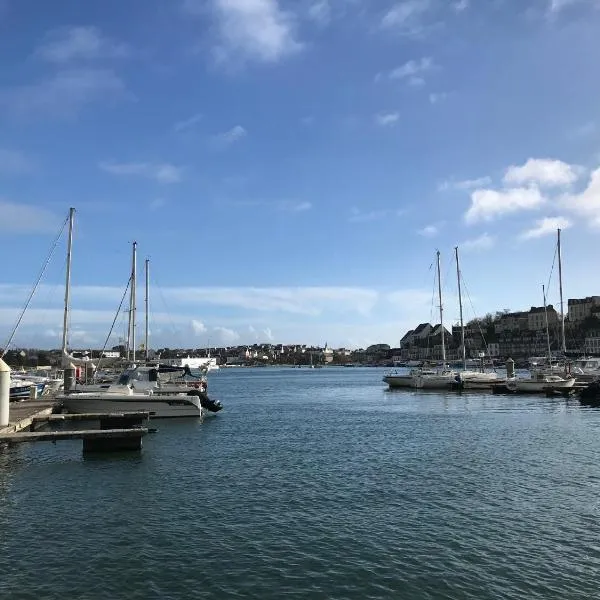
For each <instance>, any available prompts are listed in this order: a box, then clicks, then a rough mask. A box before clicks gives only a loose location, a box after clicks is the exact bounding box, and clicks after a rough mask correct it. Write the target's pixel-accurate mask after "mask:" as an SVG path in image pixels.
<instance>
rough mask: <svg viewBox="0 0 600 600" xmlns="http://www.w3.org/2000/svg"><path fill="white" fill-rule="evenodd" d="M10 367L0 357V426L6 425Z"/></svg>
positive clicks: (8, 404)
mask: <svg viewBox="0 0 600 600" xmlns="http://www.w3.org/2000/svg"><path fill="white" fill-rule="evenodd" d="M9 406H10V367H9V366H8V365H7V364H6V363H5V362H4V361H3V360H2V359H1V358H0V427H8V413H9Z"/></svg>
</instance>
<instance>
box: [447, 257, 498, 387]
mask: <svg viewBox="0 0 600 600" xmlns="http://www.w3.org/2000/svg"><path fill="white" fill-rule="evenodd" d="M454 256H455V258H456V279H457V282H458V307H459V311H460V341H461V344H460V347H461V354H462V364H463V370H462V371H459V372H458V373H457V374H456V377H455V379H456V387H458V388H459V389H471V390H473V389H477V390H480V389H489V388H491V387H492V386H493V385H494V384H497V383H500V382H501V380H500V378H499V377H498V373H494V372H491V373H490V372H485V371H483V370H482V371H470V370H469V369H467V349H466V347H465V323H464V319H463V305H462V287H461V272H460V262H459V259H458V246H456V247H455V248H454Z"/></svg>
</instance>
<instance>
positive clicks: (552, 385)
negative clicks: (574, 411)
mask: <svg viewBox="0 0 600 600" xmlns="http://www.w3.org/2000/svg"><path fill="white" fill-rule="evenodd" d="M574 385H575V378H574V377H567V378H563V377H560V376H559V375H550V374H547V373H542V372H534V373H532V374H531V377H529V378H526V377H523V378H521V377H513V378H511V379H508V380H507V381H506V387H507V388H508V389H509V390H510V391H511V392H517V393H518V394H543V393H547V392H561V391H568V390H570V389H572V388H573V386H574Z"/></svg>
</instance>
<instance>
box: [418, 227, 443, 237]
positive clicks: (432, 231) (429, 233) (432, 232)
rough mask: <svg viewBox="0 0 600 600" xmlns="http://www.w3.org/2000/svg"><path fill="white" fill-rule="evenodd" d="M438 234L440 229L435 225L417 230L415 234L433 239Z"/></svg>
mask: <svg viewBox="0 0 600 600" xmlns="http://www.w3.org/2000/svg"><path fill="white" fill-rule="evenodd" d="M439 232H440V228H439V227H438V226H437V225H427V226H426V227H423V229H419V231H417V233H418V234H419V235H422V236H423V237H435V236H436V235H437V234H438V233H439Z"/></svg>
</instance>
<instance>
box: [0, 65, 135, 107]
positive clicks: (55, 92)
mask: <svg viewBox="0 0 600 600" xmlns="http://www.w3.org/2000/svg"><path fill="white" fill-rule="evenodd" d="M126 97H128V93H127V91H126V89H125V85H124V83H123V82H122V81H121V79H119V77H117V75H115V73H114V72H113V71H111V70H108V69H69V70H64V71H59V72H57V73H55V74H54V75H52V76H51V77H49V78H47V79H43V80H41V81H39V82H37V83H32V84H28V85H23V86H17V87H13V88H6V89H4V90H0V108H1V107H5V108H6V109H7V110H9V111H10V112H11V113H13V114H15V115H17V116H24V115H29V114H32V113H33V114H36V113H42V114H48V115H52V116H58V117H72V116H74V115H75V114H76V113H78V112H79V110H80V109H81V108H82V107H83V106H85V105H87V104H91V103H100V102H102V103H104V104H107V103H111V102H113V101H114V100H118V99H122V98H126Z"/></svg>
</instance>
